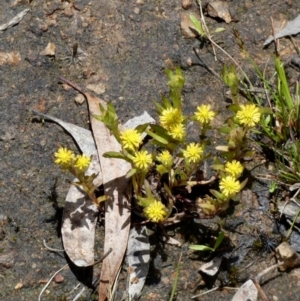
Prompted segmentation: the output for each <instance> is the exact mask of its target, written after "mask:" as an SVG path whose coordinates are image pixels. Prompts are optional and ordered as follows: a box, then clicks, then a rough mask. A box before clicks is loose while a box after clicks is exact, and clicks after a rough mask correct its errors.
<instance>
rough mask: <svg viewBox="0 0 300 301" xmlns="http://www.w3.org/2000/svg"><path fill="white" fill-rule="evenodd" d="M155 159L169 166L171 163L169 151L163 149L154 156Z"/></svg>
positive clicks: (171, 158)
mask: <svg viewBox="0 0 300 301" xmlns="http://www.w3.org/2000/svg"><path fill="white" fill-rule="evenodd" d="M156 159H157V161H159V162H160V163H161V164H162V165H164V166H166V167H169V166H172V164H173V157H172V155H171V154H170V152H169V151H167V150H164V151H162V152H161V153H160V154H159V155H158V156H157V157H156Z"/></svg>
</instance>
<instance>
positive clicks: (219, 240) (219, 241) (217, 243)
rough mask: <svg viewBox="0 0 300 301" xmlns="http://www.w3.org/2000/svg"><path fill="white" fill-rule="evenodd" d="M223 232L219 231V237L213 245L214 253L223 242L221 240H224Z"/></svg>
mask: <svg viewBox="0 0 300 301" xmlns="http://www.w3.org/2000/svg"><path fill="white" fill-rule="evenodd" d="M224 236H225V235H224V232H223V231H221V232H220V233H219V235H218V238H217V240H216V242H215V245H214V251H216V250H217V248H218V247H219V245H220V244H221V243H222V241H223V239H224Z"/></svg>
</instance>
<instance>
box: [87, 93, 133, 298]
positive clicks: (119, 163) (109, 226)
mask: <svg viewBox="0 0 300 301" xmlns="http://www.w3.org/2000/svg"><path fill="white" fill-rule="evenodd" d="M85 96H86V97H87V101H88V106H89V113H90V116H91V126H92V130H93V135H94V139H95V142H96V146H97V150H98V156H99V159H100V165H101V169H102V171H103V185H104V190H105V194H106V195H108V196H109V197H110V200H108V201H106V202H105V241H104V253H106V252H108V251H109V250H110V249H112V252H111V253H110V254H109V255H108V256H107V257H106V258H105V259H104V261H103V264H102V270H101V276H100V285H99V301H104V300H105V299H106V297H107V294H108V291H109V290H110V289H111V287H112V285H113V283H114V281H115V279H116V276H117V273H118V270H119V268H120V266H121V264H122V261H123V258H124V254H125V251H126V248H127V241H128V236H129V230H130V216H131V212H130V197H128V193H127V190H128V188H130V185H129V183H128V179H126V178H125V176H126V174H127V173H128V172H129V170H130V169H131V165H130V164H129V163H128V162H127V161H124V160H118V159H114V158H104V157H103V154H104V153H105V152H107V151H115V152H119V151H120V150H121V146H120V144H119V143H118V141H117V140H116V139H115V137H114V136H113V135H111V133H110V131H109V130H108V129H107V127H106V126H105V125H104V124H103V123H102V122H99V121H98V120H96V119H95V118H93V117H92V116H93V115H101V112H100V108H99V104H100V103H101V105H102V106H103V107H106V103H105V101H103V100H101V99H100V98H98V97H94V96H93V95H91V94H89V93H85Z"/></svg>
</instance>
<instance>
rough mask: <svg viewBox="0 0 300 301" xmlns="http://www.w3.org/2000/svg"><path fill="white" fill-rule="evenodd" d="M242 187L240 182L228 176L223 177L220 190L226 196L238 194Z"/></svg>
mask: <svg viewBox="0 0 300 301" xmlns="http://www.w3.org/2000/svg"><path fill="white" fill-rule="evenodd" d="M240 189H241V184H240V182H239V181H238V180H237V179H236V178H235V177H232V176H226V177H224V178H222V179H221V182H220V190H221V192H222V193H223V194H224V195H225V196H226V197H232V196H234V195H236V194H237V193H238V192H239V191H240Z"/></svg>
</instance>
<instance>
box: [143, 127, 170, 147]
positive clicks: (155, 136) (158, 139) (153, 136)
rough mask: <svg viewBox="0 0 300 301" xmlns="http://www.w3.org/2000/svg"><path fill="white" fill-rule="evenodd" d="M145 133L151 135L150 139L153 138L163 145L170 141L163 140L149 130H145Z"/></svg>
mask: <svg viewBox="0 0 300 301" xmlns="http://www.w3.org/2000/svg"><path fill="white" fill-rule="evenodd" d="M145 133H147V135H149V136H150V137H152V138H153V139H155V140H156V141H158V142H160V143H162V144H168V140H166V139H165V138H163V137H161V136H159V135H157V134H155V133H153V132H151V131H149V130H145Z"/></svg>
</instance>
